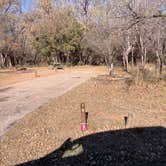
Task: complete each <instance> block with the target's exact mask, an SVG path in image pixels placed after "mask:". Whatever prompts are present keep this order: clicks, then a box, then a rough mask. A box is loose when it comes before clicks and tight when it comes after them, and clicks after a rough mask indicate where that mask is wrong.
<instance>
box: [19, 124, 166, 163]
mask: <svg viewBox="0 0 166 166" xmlns="http://www.w3.org/2000/svg"><path fill="white" fill-rule="evenodd" d="M86 165H87V166H88V165H97V166H107V165H108V166H165V165H166V128H163V127H145V128H132V129H124V130H116V131H107V132H101V133H96V134H92V135H88V136H85V137H81V138H79V139H77V140H74V141H72V140H71V139H70V138H69V139H67V140H66V141H65V142H64V143H63V145H62V146H61V147H59V148H58V149H56V150H55V151H54V152H52V153H51V154H48V155H46V156H45V157H43V158H40V159H37V160H34V161H30V162H27V163H23V164H19V165H17V166H86Z"/></svg>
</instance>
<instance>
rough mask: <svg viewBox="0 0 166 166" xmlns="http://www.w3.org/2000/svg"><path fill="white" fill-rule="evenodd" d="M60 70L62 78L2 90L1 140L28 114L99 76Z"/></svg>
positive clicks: (0, 106) (51, 78) (22, 84)
mask: <svg viewBox="0 0 166 166" xmlns="http://www.w3.org/2000/svg"><path fill="white" fill-rule="evenodd" d="M93 69H94V68H92V69H91V70H89V69H83V70H80V69H78V68H77V69H74V68H73V69H72V70H70V71H68V70H61V71H59V74H56V75H52V76H48V77H39V78H36V79H33V80H28V81H25V82H20V83H17V84H13V85H10V86H4V87H1V88H0V136H1V135H3V134H5V133H6V132H7V131H8V130H9V129H10V128H11V127H12V126H13V124H14V123H16V122H17V121H18V120H19V119H21V118H22V117H24V116H25V115H26V114H27V113H30V112H32V111H34V110H36V109H37V108H38V107H40V106H42V105H43V104H45V103H47V102H49V100H50V99H52V98H55V97H58V96H61V95H63V94H64V93H66V92H67V91H69V90H71V89H72V88H74V87H76V86H78V85H79V84H81V83H83V82H85V81H86V80H88V79H90V78H91V77H93V76H96V74H97V73H96V72H95V70H93Z"/></svg>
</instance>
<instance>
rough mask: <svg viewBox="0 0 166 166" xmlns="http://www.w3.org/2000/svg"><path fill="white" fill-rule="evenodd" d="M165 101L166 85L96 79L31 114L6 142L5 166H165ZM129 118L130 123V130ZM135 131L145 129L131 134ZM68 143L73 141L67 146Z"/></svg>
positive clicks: (0, 143) (3, 150)
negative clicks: (84, 123) (83, 124)
mask: <svg viewBox="0 0 166 166" xmlns="http://www.w3.org/2000/svg"><path fill="white" fill-rule="evenodd" d="M116 72H118V75H120V74H119V73H122V75H123V72H122V71H121V70H119V71H118V70H116ZM105 74H107V72H106V71H105ZM86 75H87V74H86ZM122 75H121V76H122ZM77 76H78V75H77ZM75 79H76V78H74V80H75ZM77 79H78V78H77ZM77 79H76V80H77ZM165 99H166V86H165V82H162V81H161V82H159V83H156V84H149V83H148V84H147V83H145V84H143V85H141V86H136V85H134V84H130V83H128V82H127V81H125V80H114V81H113V80H111V79H110V78H109V77H108V76H106V75H100V76H98V77H96V78H92V79H91V80H88V81H87V82H85V83H83V84H81V85H79V86H78V87H76V88H74V89H72V90H71V91H69V92H67V93H65V94H64V95H63V96H60V97H58V98H56V99H54V100H52V101H51V102H50V103H49V104H47V105H44V106H43V107H41V108H39V109H38V110H36V111H33V112H31V113H30V114H28V115H27V116H25V117H24V118H23V119H21V120H20V121H19V122H18V123H16V124H15V125H14V127H13V128H12V129H11V130H10V131H9V132H8V133H7V134H5V135H4V136H2V137H1V139H0V147H1V149H0V156H1V159H0V165H3V166H5V165H7V166H8V165H15V164H19V163H24V162H26V161H32V160H35V161H33V162H30V163H27V165H34V166H38V165H40V166H41V165H43V166H46V165H60V166H61V165H62V166H63V165H82V166H83V165H104V164H105V165H107V164H108V165H113V166H114V165H115V163H117V162H119V163H117V165H118V166H119V165H123V164H124V163H125V162H126V165H133V164H134V165H139V164H140V165H147V163H148V164H149V163H150V164H151V165H153V164H154V163H156V165H157V164H158V165H160V166H162V165H165V164H166V159H165V155H166V151H165V149H166V139H165V137H166V129H165V127H166V102H165ZM35 101H36V100H35ZM82 102H84V103H85V104H86V111H88V112H89V118H88V127H89V129H88V131H87V132H85V133H82V132H81V131H80V103H82ZM124 116H128V117H129V122H128V126H127V128H128V130H127V129H125V126H124ZM158 126H160V127H158ZM136 127H142V128H141V129H131V128H136ZM106 131H107V132H106ZM98 132H103V133H99V134H98ZM68 138H72V139H73V140H74V141H73V142H70V141H69V140H68V141H66V142H65V140H66V139H68ZM64 142H65V144H63V143H64ZM66 143H67V144H69V143H70V144H72V148H68V146H67V145H66ZM62 144H63V145H62ZM61 145H62V146H61ZM133 154H134V155H133ZM41 157H43V158H41ZM36 159H38V160H36ZM86 162H87V163H86Z"/></svg>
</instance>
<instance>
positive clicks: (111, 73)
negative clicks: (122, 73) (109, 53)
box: [109, 63, 115, 78]
mask: <svg viewBox="0 0 166 166" xmlns="http://www.w3.org/2000/svg"><path fill="white" fill-rule="evenodd" d="M109 74H110V76H111V77H112V78H113V77H115V74H114V64H113V63H111V65H110V73H109Z"/></svg>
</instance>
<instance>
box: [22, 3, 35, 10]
mask: <svg viewBox="0 0 166 166" xmlns="http://www.w3.org/2000/svg"><path fill="white" fill-rule="evenodd" d="M34 2H35V0H22V9H23V11H24V12H28V11H29V10H30V9H31V8H32V6H33V5H34Z"/></svg>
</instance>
